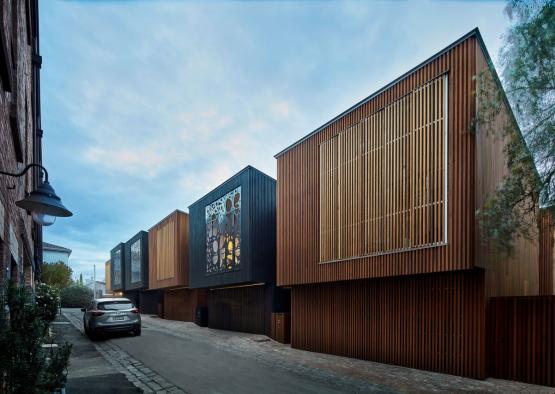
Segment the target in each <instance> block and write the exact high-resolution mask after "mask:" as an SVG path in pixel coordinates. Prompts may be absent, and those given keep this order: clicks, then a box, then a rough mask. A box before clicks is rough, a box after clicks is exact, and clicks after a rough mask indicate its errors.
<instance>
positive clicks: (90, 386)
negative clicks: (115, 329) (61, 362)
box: [51, 315, 141, 394]
mask: <svg viewBox="0 0 555 394" xmlns="http://www.w3.org/2000/svg"><path fill="white" fill-rule="evenodd" d="M51 327H52V329H53V330H54V333H55V341H56V343H59V344H62V343H64V342H69V343H71V344H72V348H71V356H70V359H69V367H68V375H67V376H68V380H67V385H66V392H67V393H83V394H85V393H91V394H92V393H95V394H96V393H98V394H104V393H116V392H117V393H140V392H141V391H140V390H139V389H137V388H136V387H135V386H134V385H133V384H132V383H131V382H130V381H129V380H128V379H127V378H126V376H125V375H124V374H123V373H121V372H118V371H117V370H114V368H113V367H112V365H110V363H109V362H108V361H107V360H106V359H105V358H104V357H103V356H102V355H101V354H100V353H99V352H98V351H97V350H96V348H95V346H94V344H93V343H92V342H91V341H90V340H89V339H88V338H86V337H84V336H83V335H81V332H80V331H78V330H76V329H75V327H74V326H73V324H72V323H71V322H70V321H69V320H68V319H67V318H66V317H65V316H63V315H59V316H58V317H57V318H56V320H55V321H54V322H53V323H52V326H51Z"/></svg>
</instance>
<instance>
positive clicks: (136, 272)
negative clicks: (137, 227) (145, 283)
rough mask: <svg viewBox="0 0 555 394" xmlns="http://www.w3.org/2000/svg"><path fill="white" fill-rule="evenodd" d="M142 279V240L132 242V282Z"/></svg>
mask: <svg viewBox="0 0 555 394" xmlns="http://www.w3.org/2000/svg"><path fill="white" fill-rule="evenodd" d="M140 281H141V240H140V239H138V240H136V241H135V242H133V243H132V244H131V283H136V282H140Z"/></svg>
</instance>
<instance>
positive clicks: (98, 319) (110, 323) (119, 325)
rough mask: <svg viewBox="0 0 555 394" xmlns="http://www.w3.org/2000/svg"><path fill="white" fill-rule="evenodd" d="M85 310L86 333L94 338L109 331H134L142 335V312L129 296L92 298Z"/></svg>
mask: <svg viewBox="0 0 555 394" xmlns="http://www.w3.org/2000/svg"><path fill="white" fill-rule="evenodd" d="M81 310H82V311H83V312H85V313H84V314H83V327H84V328H85V334H87V336H88V337H89V338H91V339H94V338H95V337H96V336H97V335H98V334H103V333H107V332H133V334H135V335H141V314H140V313H139V309H137V308H136V307H135V305H133V303H132V302H131V301H130V300H129V299H127V298H99V299H96V300H92V302H91V304H90V305H89V306H88V307H87V308H81Z"/></svg>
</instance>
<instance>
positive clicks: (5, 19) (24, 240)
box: [0, 0, 41, 285]
mask: <svg viewBox="0 0 555 394" xmlns="http://www.w3.org/2000/svg"><path fill="white" fill-rule="evenodd" d="M35 7H36V3H35V2H34V1H32V0H31V1H29V2H27V1H25V2H24V1H17V0H3V1H2V2H0V17H1V18H0V29H2V31H1V33H2V34H0V40H2V41H3V42H1V43H0V44H1V45H0V52H1V53H0V68H3V70H2V71H3V72H4V73H5V74H4V75H9V78H8V80H9V81H10V84H9V85H11V86H8V83H6V81H5V80H2V79H0V148H1V154H0V169H1V170H3V171H8V172H19V171H21V170H22V169H23V168H24V167H25V165H26V164H29V163H31V162H34V161H35V162H36V159H37V158H36V156H37V150H36V149H35V145H36V144H38V145H37V146H39V147H40V142H38V141H37V140H38V137H37V135H38V134H39V133H38V131H37V130H38V126H37V125H36V120H35V119H36V117H35V116H34V111H33V108H34V107H33V98H34V95H33V78H32V75H33V67H34V66H33V64H32V54H33V52H35V51H36V49H35V48H36V42H38V40H35V39H34V38H35V37H36V35H37V33H38V32H36V31H35V29H33V28H32V21H33V20H34V19H33V18H36V16H37V15H36V8H35ZM36 175H37V173H36V172H33V171H29V172H28V173H27V175H26V176H24V177H20V178H12V177H8V176H5V175H0V190H1V192H0V263H1V264H0V268H1V270H0V280H3V279H6V278H9V277H12V278H14V279H16V278H17V280H18V281H19V283H20V284H26V285H33V282H34V277H35V274H34V265H35V264H34V260H35V254H36V247H35V239H37V238H38V240H37V242H40V241H41V239H40V230H37V226H36V225H35V224H34V223H33V221H32V219H31V215H30V214H28V213H27V212H25V211H23V210H21V209H20V208H18V207H17V206H16V205H15V202H16V201H18V200H20V199H22V198H23V197H24V196H25V193H26V192H29V191H30V190H31V189H32V188H33V185H34V183H35V182H36V180H35V179H34V178H35V177H36ZM14 263H15V264H14ZM14 267H15V269H13V268H14Z"/></svg>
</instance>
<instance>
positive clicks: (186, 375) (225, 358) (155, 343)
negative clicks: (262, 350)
mask: <svg viewBox="0 0 555 394" xmlns="http://www.w3.org/2000/svg"><path fill="white" fill-rule="evenodd" d="M64 313H65V314H66V315H67V314H68V313H71V315H72V317H73V320H74V321H77V319H81V316H82V314H81V312H80V311H79V310H66V311H64ZM107 342H109V343H114V344H117V346H118V347H119V348H121V349H122V350H123V351H124V352H126V353H128V354H129V355H130V356H131V357H132V358H134V359H136V360H139V361H141V362H142V363H143V364H144V365H145V366H146V367H148V368H150V369H151V370H153V371H155V372H156V373H157V374H159V375H161V376H162V377H164V378H165V379H167V380H168V381H169V382H171V383H172V384H174V385H175V386H177V387H179V388H181V389H182V390H184V391H185V392H187V393H191V394H197V393H213V394H216V393H257V394H258V393H265V394H266V393H280V394H288V393H291V394H298V393H314V394H328V393H329V394H331V393H345V392H362V391H364V392H379V393H391V392H392V391H391V390H383V389H382V388H381V387H379V386H377V385H376V386H374V385H372V384H370V383H368V384H367V385H366V386H365V389H364V390H361V389H360V386H358V387H357V386H352V387H345V383H344V382H341V383H340V384H337V383H335V382H333V381H330V379H329V377H328V378H327V380H326V378H324V377H322V376H318V374H314V373H311V371H299V372H298V373H293V372H291V371H290V370H287V369H284V368H281V367H280V365H279V364H278V363H276V364H275V365H272V364H271V363H267V362H261V361H260V360H259V359H257V358H256V357H254V356H252V355H250V354H249V352H248V351H247V352H239V351H237V349H231V348H229V349H228V348H225V347H222V346H221V345H219V344H216V343H211V342H210V341H209V340H206V338H205V339H204V340H198V339H195V338H187V337H183V336H181V335H175V334H174V333H172V332H171V331H169V330H168V331H165V330H161V329H160V327H151V326H149V325H148V324H143V328H142V335H141V336H139V337H136V336H117V337H112V338H111V339H108V341H107ZM98 343H102V340H101V341H99V342H98Z"/></svg>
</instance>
